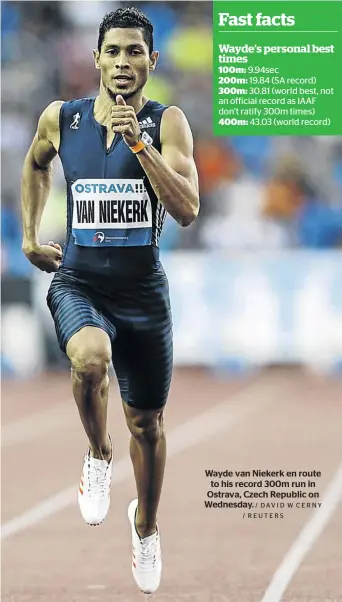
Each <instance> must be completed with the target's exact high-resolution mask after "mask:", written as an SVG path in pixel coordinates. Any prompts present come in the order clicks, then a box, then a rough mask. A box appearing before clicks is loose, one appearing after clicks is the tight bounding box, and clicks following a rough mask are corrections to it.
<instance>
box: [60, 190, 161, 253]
mask: <svg viewBox="0 0 342 602" xmlns="http://www.w3.org/2000/svg"><path fill="white" fill-rule="evenodd" d="M71 192H72V198H73V216H72V234H73V236H74V237H75V243H76V244H77V245H81V246H83V247H123V246H130V247H132V246H141V245H149V244H151V234H152V208H151V201H150V197H149V195H148V192H147V190H146V188H145V186H144V183H143V180H126V179H116V180H107V179H98V180H88V179H85V180H77V181H76V182H74V183H73V184H72V186H71Z"/></svg>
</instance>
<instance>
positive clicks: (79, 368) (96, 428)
mask: <svg viewBox="0 0 342 602" xmlns="http://www.w3.org/2000/svg"><path fill="white" fill-rule="evenodd" d="M66 353H67V356H68V357H69V359H70V362H71V374H72V389H73V394H74V398H75V401H76V404H77V407H78V411H79V414H80V418H81V420H82V424H83V426H84V429H85V432H86V433H87V436H88V438H89V444H90V449H91V455H92V456H93V457H94V458H98V459H101V460H107V461H109V460H110V458H111V453H112V450H111V443H110V440H109V437H108V432H107V404H108V388H109V376H108V367H109V363H110V361H111V341H110V338H109V336H108V334H107V333H106V332H105V331H104V330H102V329H101V328H95V327H92V326H85V327H84V328H82V329H81V330H79V331H78V332H76V334H74V335H73V336H72V337H71V338H70V339H69V341H68V343H67V346H66Z"/></svg>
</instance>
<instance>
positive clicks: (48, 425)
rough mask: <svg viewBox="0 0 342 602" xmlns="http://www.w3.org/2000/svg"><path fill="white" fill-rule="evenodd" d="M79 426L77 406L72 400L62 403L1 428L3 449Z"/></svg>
mask: <svg viewBox="0 0 342 602" xmlns="http://www.w3.org/2000/svg"><path fill="white" fill-rule="evenodd" d="M75 426H77V413H76V406H74V403H73V402H72V400H70V402H69V403H60V404H58V405H57V406H55V407H53V408H51V409H49V410H44V411H43V412H39V413H35V414H31V415H30V416H26V417H25V418H22V419H21V420H16V421H15V422H10V423H9V424H5V425H4V426H3V427H2V428H1V447H11V446H12V445H18V444H20V443H24V442H26V441H31V440H32V439H36V438H37V437H41V436H42V434H43V435H50V433H51V431H55V430H56V429H60V428H63V431H65V429H71V428H75Z"/></svg>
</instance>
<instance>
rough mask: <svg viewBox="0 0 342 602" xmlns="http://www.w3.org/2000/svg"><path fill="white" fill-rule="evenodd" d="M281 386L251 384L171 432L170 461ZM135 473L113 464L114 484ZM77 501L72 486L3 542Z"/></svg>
mask: <svg viewBox="0 0 342 602" xmlns="http://www.w3.org/2000/svg"><path fill="white" fill-rule="evenodd" d="M278 387H279V379H278V380H277V381H275V380H271V381H268V382H264V381H262V380H261V381H258V382H256V383H251V384H250V385H248V386H247V387H246V389H244V390H243V391H240V392H237V393H235V394H233V395H232V396H231V397H230V398H229V399H227V400H225V401H224V402H222V403H220V404H218V405H216V406H214V407H213V408H211V409H210V410H207V411H205V412H203V413H202V414H199V415H198V416H196V417H195V418H192V419H190V420H188V421H187V422H185V423H184V424H182V425H181V426H179V427H176V428H175V429H173V430H172V431H171V432H170V433H166V436H167V447H168V458H170V457H172V456H174V455H176V454H178V453H180V452H182V451H184V450H185V449H187V448H189V447H192V446H193V445H196V444H198V443H200V442H201V441H203V440H205V439H208V438H209V437H211V436H213V435H215V434H217V433H219V432H220V431H222V430H226V429H229V428H231V427H232V426H234V425H235V424H236V423H238V422H241V421H242V420H243V419H244V418H247V417H248V416H250V415H251V414H254V413H255V412H257V411H258V410H261V409H263V408H264V407H265V406H266V405H268V404H270V403H272V402H273V401H275V400H276V397H277V390H278ZM132 473H133V472H132V465H131V461H130V458H129V456H125V457H124V458H121V459H120V460H118V461H117V462H115V463H114V468H113V477H112V483H113V484H114V483H120V482H121V481H124V480H125V479H126V478H127V477H130V476H131V474H132ZM76 501H77V486H76V487H75V485H73V486H72V487H68V489H65V490H64V491H61V492H60V493H58V494H57V495H54V496H52V497H49V498H48V499H46V500H45V501H43V502H40V503H39V504H37V505H35V506H34V507H33V508H31V509H30V510H27V511H26V512H24V513H23V514H21V515H20V516H16V517H15V518H13V519H11V520H9V521H8V522H6V523H4V524H3V525H2V528H1V539H2V540H5V539H8V538H9V537H12V536H13V535H15V534H16V533H20V532H21V531H24V530H25V529H28V528H29V527H32V526H33V525H36V524H37V523H39V522H41V521H42V520H44V519H45V518H48V517H49V516H53V515H54V514H57V513H58V512H61V511H62V510H64V509H65V508H67V507H68V506H70V505H71V504H73V503H75V502H76Z"/></svg>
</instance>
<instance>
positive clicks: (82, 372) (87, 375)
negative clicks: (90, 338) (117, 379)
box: [70, 349, 110, 381]
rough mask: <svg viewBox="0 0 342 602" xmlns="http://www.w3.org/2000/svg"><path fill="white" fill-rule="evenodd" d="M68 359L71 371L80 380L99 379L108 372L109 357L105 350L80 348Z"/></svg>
mask: <svg viewBox="0 0 342 602" xmlns="http://www.w3.org/2000/svg"><path fill="white" fill-rule="evenodd" d="M70 360H71V368H72V371H73V373H74V374H75V375H76V376H78V378H80V379H82V380H91V381H100V380H103V379H104V378H105V377H106V376H107V374H108V366H109V362H110V357H108V355H107V353H106V352H105V350H97V351H96V352H94V351H92V350H88V349H84V350H82V349H80V350H79V352H78V353H76V354H75V355H74V356H72V357H71V358H70Z"/></svg>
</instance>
